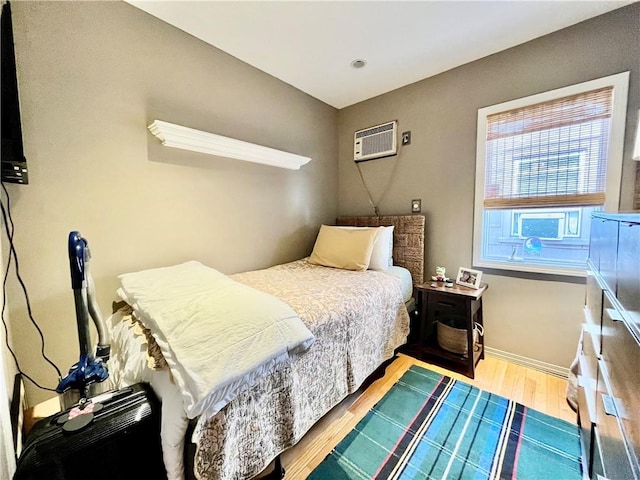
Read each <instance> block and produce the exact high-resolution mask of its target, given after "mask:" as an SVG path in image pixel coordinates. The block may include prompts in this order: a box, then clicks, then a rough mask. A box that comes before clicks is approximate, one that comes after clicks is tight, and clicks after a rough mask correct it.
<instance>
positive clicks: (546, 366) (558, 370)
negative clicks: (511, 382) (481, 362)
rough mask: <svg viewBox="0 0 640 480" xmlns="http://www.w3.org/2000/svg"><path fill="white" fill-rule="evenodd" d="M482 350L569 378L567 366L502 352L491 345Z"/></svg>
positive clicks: (518, 363)
mask: <svg viewBox="0 0 640 480" xmlns="http://www.w3.org/2000/svg"><path fill="white" fill-rule="evenodd" d="M484 352H485V354H486V355H491V356H492V357H497V358H501V359H503V360H507V361H508V362H511V363H515V364H517V365H523V366H525V367H528V368H532V369H534V370H538V371H540V372H544V373H548V374H550V375H555V376H556V377H561V378H569V369H568V368H567V367H559V366H558V365H553V364H551V363H546V362H541V361H540V360H534V359H533V358H528V357H523V356H521V355H516V354H515V353H510V352H503V351H502V350H498V349H496V348H491V347H484Z"/></svg>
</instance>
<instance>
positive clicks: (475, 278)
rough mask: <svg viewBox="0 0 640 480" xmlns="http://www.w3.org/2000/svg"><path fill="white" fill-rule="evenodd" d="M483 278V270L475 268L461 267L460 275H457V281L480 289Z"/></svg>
mask: <svg viewBox="0 0 640 480" xmlns="http://www.w3.org/2000/svg"><path fill="white" fill-rule="evenodd" d="M481 278H482V272H481V271H480V270H474V269H473V268H467V267H460V268H459V269H458V276H457V277H456V283H457V284H458V285H463V286H465V287H469V288H474V289H476V290H477V289H478V288H480V279H481Z"/></svg>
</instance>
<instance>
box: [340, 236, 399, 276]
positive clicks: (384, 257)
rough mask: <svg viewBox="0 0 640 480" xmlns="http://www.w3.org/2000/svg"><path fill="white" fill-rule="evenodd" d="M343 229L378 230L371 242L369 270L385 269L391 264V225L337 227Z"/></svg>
mask: <svg viewBox="0 0 640 480" xmlns="http://www.w3.org/2000/svg"><path fill="white" fill-rule="evenodd" d="M337 228H343V229H345V230H378V236H377V237H376V241H375V243H374V244H373V251H372V252H371V259H370V260H369V269H370V270H387V269H388V268H389V267H390V266H392V265H393V225H392V226H390V227H337Z"/></svg>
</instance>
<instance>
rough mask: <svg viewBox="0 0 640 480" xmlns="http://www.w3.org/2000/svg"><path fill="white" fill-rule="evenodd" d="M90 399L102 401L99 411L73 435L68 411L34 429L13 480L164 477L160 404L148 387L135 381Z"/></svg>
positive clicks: (44, 420) (30, 433)
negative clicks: (133, 383)
mask: <svg viewBox="0 0 640 480" xmlns="http://www.w3.org/2000/svg"><path fill="white" fill-rule="evenodd" d="M107 397H110V398H108V399H107ZM103 398H104V400H100V399H103ZM92 400H93V401H94V402H95V401H96V400H100V402H96V403H101V404H102V408H101V409H99V410H98V411H96V412H95V413H93V420H92V421H91V422H90V423H89V424H88V425H86V426H84V427H82V426H81V428H80V429H78V430H76V431H69V430H73V428H74V426H77V425H72V427H69V425H71V424H70V423H66V422H65V420H66V419H67V418H68V417H69V410H67V411H66V412H61V413H59V414H56V415H53V416H51V417H48V418H45V419H42V420H40V421H39V422H38V423H36V424H35V425H34V426H33V428H32V429H31V431H30V432H29V434H28V435H27V438H26V439H25V443H24V447H23V449H22V453H21V455H20V458H19V459H18V464H17V469H16V473H15V475H14V477H13V478H14V480H36V479H37V480H76V479H78V480H79V479H82V480H87V479H91V480H96V479H99V480H103V479H104V480H118V479H122V480H125V479H136V480H140V479H154V480H155V479H166V478H167V476H166V471H165V469H164V464H163V462H162V448H161V443H160V405H159V402H158V399H157V397H156V396H155V394H154V393H153V391H152V390H151V388H150V387H149V386H148V385H146V384H142V383H139V384H135V385H132V386H131V387H128V388H124V389H121V390H115V391H112V392H107V393H106V394H101V395H98V396H97V397H96V398H95V399H92ZM80 417H84V416H82V415H81V416H80ZM87 418H88V416H87ZM75 420H76V419H74V421H75ZM80 423H84V421H83V420H82V419H81V420H80Z"/></svg>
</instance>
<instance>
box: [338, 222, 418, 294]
mask: <svg viewBox="0 0 640 480" xmlns="http://www.w3.org/2000/svg"><path fill="white" fill-rule="evenodd" d="M336 225H345V226H352V227H381V226H382V227H389V226H391V225H393V226H394V229H393V264H394V265H400V266H401V267H404V268H406V269H407V270H409V271H410V272H411V277H412V278H413V284H414V285H418V284H420V283H423V282H424V226H425V217H424V215H384V216H379V217H376V216H366V217H338V218H337V219H336Z"/></svg>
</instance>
